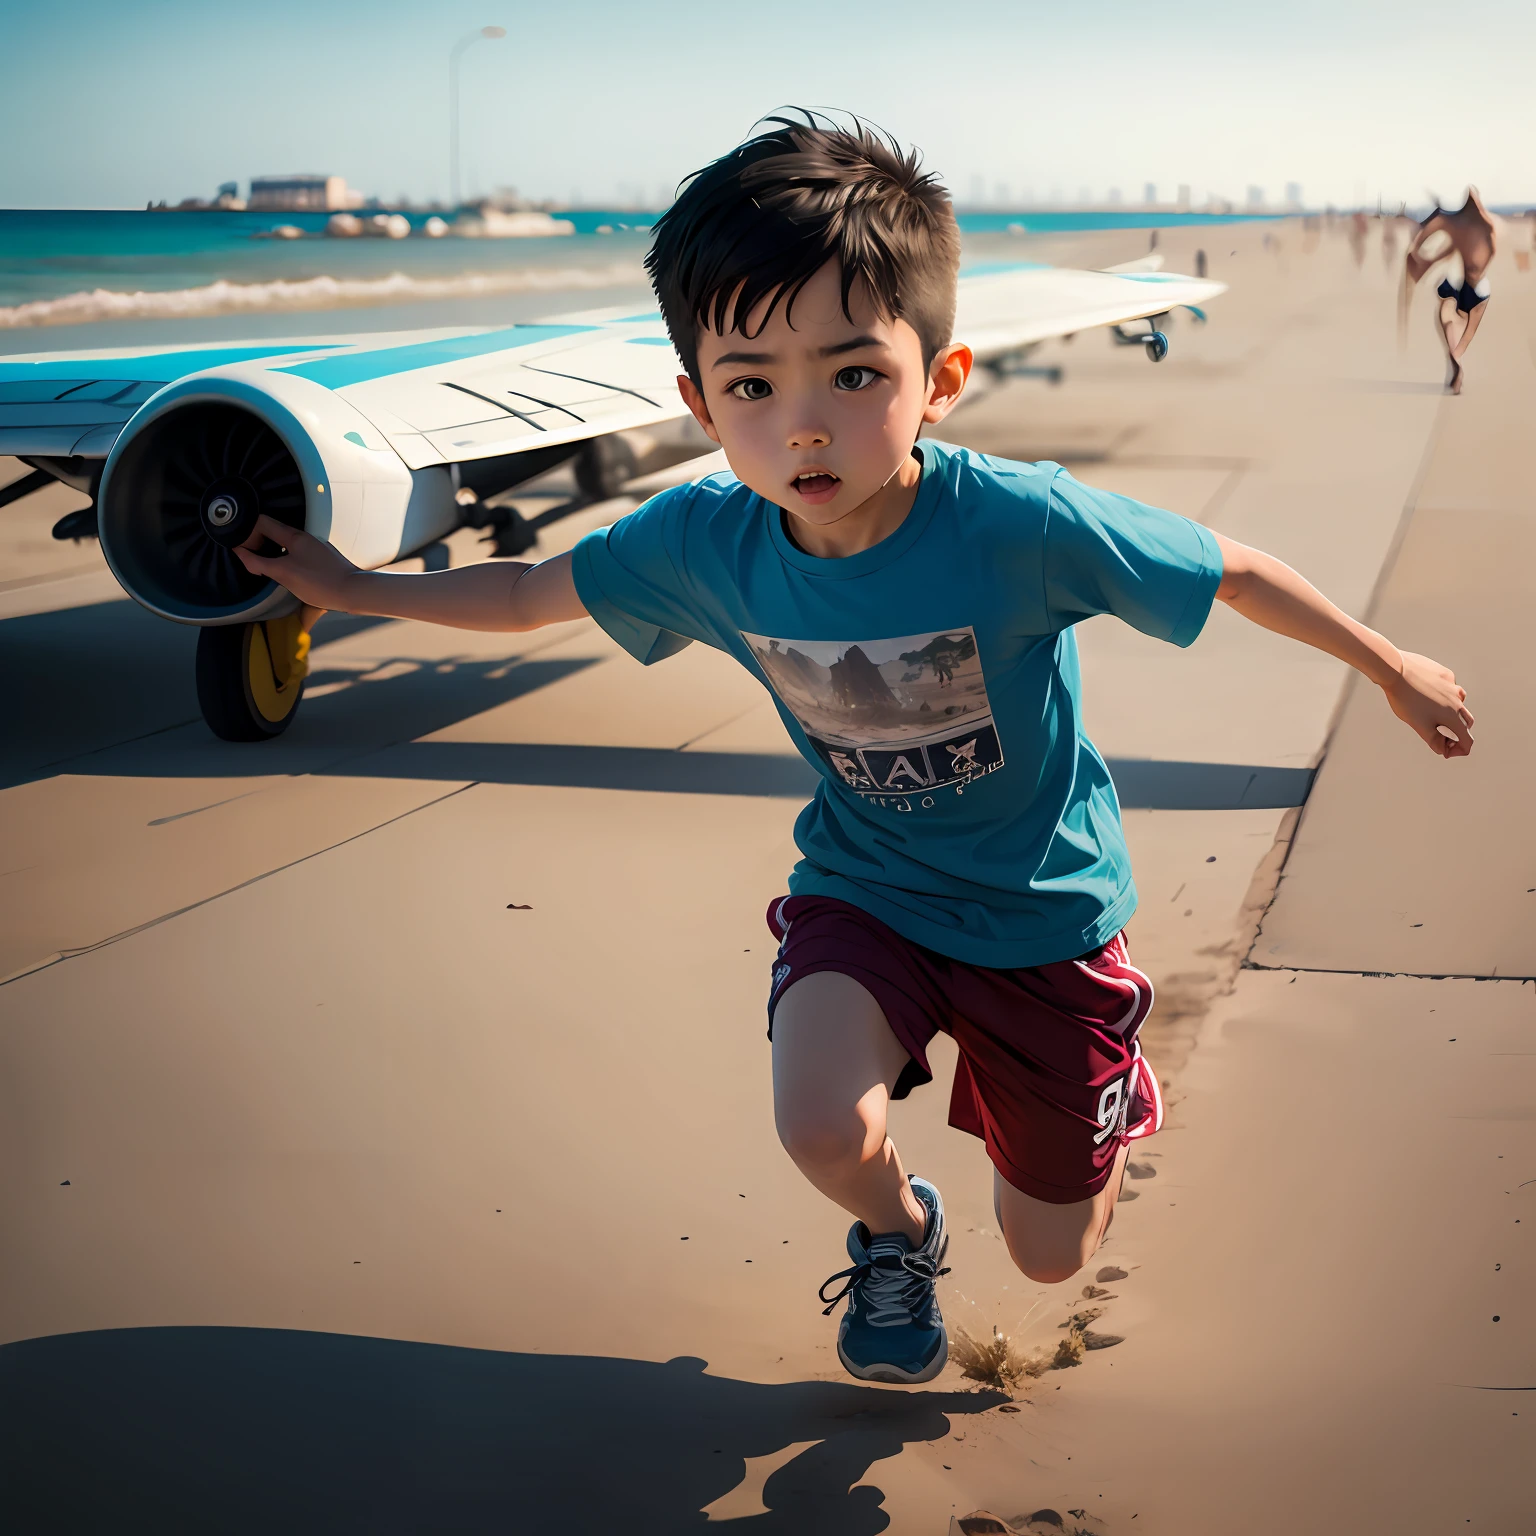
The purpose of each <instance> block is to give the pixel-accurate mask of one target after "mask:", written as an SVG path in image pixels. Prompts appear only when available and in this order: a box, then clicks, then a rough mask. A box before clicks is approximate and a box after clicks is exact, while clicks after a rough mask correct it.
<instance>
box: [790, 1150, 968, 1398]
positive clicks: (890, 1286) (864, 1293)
mask: <svg viewBox="0 0 1536 1536" xmlns="http://www.w3.org/2000/svg"><path fill="white" fill-rule="evenodd" d="M910 1182H911V1185H912V1193H913V1194H914V1195H916V1196H917V1198H918V1199H919V1200H920V1201H921V1202H922V1203H923V1205H924V1207H925V1208H926V1209H927V1211H928V1225H927V1227H926V1228H925V1229H924V1232H923V1241H922V1246H921V1247H917V1248H914V1247H913V1246H912V1243H911V1241H910V1239H909V1238H908V1237H907V1236H906V1235H905V1233H901V1232H880V1233H872V1232H871V1231H870V1230H869V1228H868V1227H866V1226H865V1225H864V1223H863V1222H862V1221H856V1222H854V1224H853V1226H852V1227H851V1228H850V1229H849V1232H848V1257H849V1258H850V1259H852V1260H853V1268H852V1269H845V1270H842V1271H840V1272H839V1273H838V1274H835V1275H833V1276H832V1277H831V1279H829V1280H827V1281H826V1282H825V1284H823V1285H822V1287H821V1291H820V1292H819V1294H820V1296H821V1299H822V1300H823V1301H824V1302H826V1303H827V1305H826V1309H825V1312H824V1313H823V1316H829V1315H830V1314H831V1312H832V1309H833V1308H834V1307H835V1306H836V1305H837V1304H838V1302H840V1301H841V1300H842V1299H843V1297H845V1296H846V1297H847V1298H848V1310H847V1311H846V1312H844V1313H843V1320H842V1322H841V1323H840V1324H839V1325H838V1330H837V1357H838V1359H839V1360H841V1361H842V1362H843V1364H844V1365H845V1366H846V1367H847V1369H848V1372H849V1374H850V1375H853V1376H857V1377H858V1378H859V1380H860V1381H888V1382H894V1383H897V1384H902V1383H912V1382H919V1381H932V1380H933V1378H934V1377H935V1376H937V1375H938V1374H939V1372H940V1371H942V1370H943V1369H944V1362H945V1361H946V1360H947V1359H948V1358H949V1335H948V1334H947V1333H945V1331H944V1318H943V1316H942V1315H941V1314H940V1312H939V1300H938V1297H937V1296H936V1295H935V1294H934V1282H935V1281H936V1280H937V1279H938V1278H939V1276H940V1275H947V1274H948V1273H949V1271H948V1270H947V1269H943V1268H941V1267H940V1266H941V1265H942V1264H943V1263H944V1253H945V1250H946V1249H947V1248H948V1247H949V1233H948V1231H947V1230H946V1229H945V1226H944V1201H943V1200H942V1199H941V1198H940V1196H939V1192H938V1190H937V1189H935V1188H934V1187H933V1185H932V1184H930V1183H929V1182H928V1181H927V1179H917V1178H914V1179H912V1180H911V1181H910ZM834 1280H843V1281H846V1282H847V1283H846V1284H845V1285H844V1286H843V1288H842V1290H840V1291H839V1292H838V1293H837V1294H836V1295H835V1296H833V1297H831V1298H829V1297H828V1296H827V1286H829V1285H831V1284H832V1282H833V1281H834Z"/></svg>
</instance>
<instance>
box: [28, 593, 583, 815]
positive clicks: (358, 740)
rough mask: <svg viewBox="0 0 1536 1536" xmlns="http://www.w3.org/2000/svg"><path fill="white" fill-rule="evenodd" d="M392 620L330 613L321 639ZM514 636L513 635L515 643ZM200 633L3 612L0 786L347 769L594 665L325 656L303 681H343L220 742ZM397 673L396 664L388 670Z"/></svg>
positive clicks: (103, 606)
mask: <svg viewBox="0 0 1536 1536" xmlns="http://www.w3.org/2000/svg"><path fill="white" fill-rule="evenodd" d="M390 622H391V621H390V620H388V619H376V618H367V617H361V616H350V615H347V616H343V615H332V616H331V617H330V618H328V619H327V620H326V626H327V627H326V631H325V640H326V641H327V642H330V641H332V640H340V639H345V638H346V637H347V636H349V635H354V634H359V633H361V632H363V631H365V630H368V629H372V628H374V627H376V626H378V625H383V624H388V623H390ZM510 643H511V642H510V640H509V644H510ZM196 648H197V636H196V634H195V632H194V631H193V630H191V629H189V628H186V627H184V626H182V625H173V624H167V623H165V621H164V620H162V619H157V618H156V617H154V615H152V614H150V613H148V612H146V611H145V610H144V609H142V608H140V607H139V606H138V604H136V603H131V602H124V601H113V602H105V603H91V604H86V605H83V606H81V607H78V608H69V609H63V610H59V611H57V612H52V613H40V614H29V615H26V616H23V617H19V618H13V619H6V620H4V621H0V668H3V675H5V676H6V677H7V678H8V679H9V680H10V688H9V691H8V698H7V705H8V707H7V711H6V729H5V730H4V732H0V788H9V787H11V786H13V785H17V784H23V783H26V782H28V781H29V780H33V779H39V778H48V777H51V776H52V775H53V774H55V773H60V772H63V773H73V774H104V775H105V774H110V775H114V776H130V775H131V776H142V777H161V776H163V777H170V778H186V777H212V778H218V777H226V776H228V777H244V776H248V775H251V774H267V773H323V772H345V771H346V769H345V768H344V766H343V765H344V764H345V763H346V762H348V761H350V760H352V759H355V758H358V757H361V756H364V755H366V754H368V753H372V752H377V751H378V750H379V749H380V748H383V747H388V746H391V745H393V744H395V743H400V742H409V741H411V740H413V739H414V738H416V737H418V736H426V735H430V734H431V733H432V732H434V731H439V730H442V729H444V728H445V727H446V726H449V725H453V724H455V723H456V722H458V721H460V720H465V719H468V718H470V717H471V716H474V715H477V714H480V713H482V712H484V711H485V710H488V709H493V708H495V707H496V706H497V705H499V704H504V703H506V702H507V701H508V700H510V699H515V698H517V697H519V696H520V695H522V694H525V693H531V692H533V691H535V690H537V689H539V688H544V687H547V686H548V685H549V684H551V683H555V682H558V681H560V679H561V678H564V677H569V676H570V675H571V674H572V673H574V672H579V671H581V670H583V669H584V668H586V667H588V666H591V665H593V664H594V663H593V661H592V660H591V659H590V658H565V659H549V660H540V659H539V658H537V657H535V658H532V659H530V660H527V661H521V660H518V659H517V658H516V657H515V656H508V657H475V658H472V659H463V658H458V659H453V660H449V661H444V662H424V661H422V660H420V659H419V658H416V657H410V656H405V657H400V658H395V659H394V664H393V666H392V665H391V659H390V658H388V657H386V658H384V659H383V660H375V666H376V669H378V670H380V671H382V672H384V673H385V675H386V677H387V680H386V681H382V682H372V681H359V680H358V676H359V674H358V673H356V672H354V671H345V670H342V669H340V668H327V667H326V666H324V665H323V663H322V664H321V665H320V666H318V667H317V668H316V670H315V672H314V673H313V674H312V675H311V678H310V685H309V686H310V687H311V688H323V687H324V686H325V685H326V684H328V683H330V684H334V683H345V684H346V685H347V686H345V687H343V688H340V689H338V690H337V691H335V692H332V693H330V694H328V695H322V696H319V697H314V698H310V697H306V698H305V699H304V700H303V701H301V703H300V706H299V714H298V716H297V718H296V719H295V721H294V723H293V725H292V726H291V727H290V728H289V729H288V731H287V732H285V733H284V734H283V735H282V736H280V737H278V738H277V739H276V740H274V741H269V742H253V743H242V744H232V743H229V742H223V741H219V740H218V739H217V738H215V737H214V736H213V734H212V733H211V732H210V731H209V730H208V728H207V727H206V726H205V725H204V724H203V723H202V718H201V715H200V712H199V710H198V706H197V691H196V686H195V682H194V671H193V658H194V655H195V653H196ZM390 674H394V675H390Z"/></svg>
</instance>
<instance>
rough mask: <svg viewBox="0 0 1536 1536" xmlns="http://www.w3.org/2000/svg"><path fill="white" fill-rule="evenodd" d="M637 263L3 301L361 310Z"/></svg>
mask: <svg viewBox="0 0 1536 1536" xmlns="http://www.w3.org/2000/svg"><path fill="white" fill-rule="evenodd" d="M644 282H645V274H644V272H643V271H642V270H641V269H640V268H639V267H638V266H636V265H632V264H629V263H614V264H613V265H610V266H603V267H519V268H514V269H513V270H511V271H508V272H465V273H460V274H458V275H456V276H454V277H409V276H407V275H406V274H405V273H404V272H393V273H391V274H390V275H389V276H388V277H308V278H300V279H296V280H292V281H290V280H286V279H284V280H277V281H274V282H270V283H231V282H225V281H223V280H222V279H221V280H220V281H218V282H216V283H209V284H207V285H206V286H205V287H202V288H171V289H168V290H166V291H164V292H161V293H144V292H139V293H119V292H117V291H116V290H114V289H111V288H96V289H93V290H92V291H91V292H89V293H70V294H66V295H65V296H64V297H63V298H59V299H38V300H34V301H33V302H32V303H29V304H13V305H10V306H0V330H20V329H23V328H25V327H28V326H42V325H84V324H88V323H89V322H91V321H95V320H180V319H183V318H186V317H189V316H196V315H237V314H250V313H257V312H263V313H265V312H276V311H283V310H304V309H353V308H362V307H366V306H368V305H376V304H409V303H416V302H418V301H421V300H430V299H472V298H479V297H488V296H490V295H494V294H503V293H546V292H547V293H558V292H562V291H565V292H570V291H572V290H581V289H588V288H615V287H620V286H623V285H628V284H643V283H644Z"/></svg>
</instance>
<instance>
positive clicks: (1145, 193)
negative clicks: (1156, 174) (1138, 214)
mask: <svg viewBox="0 0 1536 1536" xmlns="http://www.w3.org/2000/svg"><path fill="white" fill-rule="evenodd" d="M1141 200H1142V202H1144V203H1145V204H1146V205H1147V207H1148V208H1155V207H1156V206H1157V183H1156V182H1155V181H1149V182H1148V183H1147V184H1146V186H1144V187H1143V188H1142V189H1141Z"/></svg>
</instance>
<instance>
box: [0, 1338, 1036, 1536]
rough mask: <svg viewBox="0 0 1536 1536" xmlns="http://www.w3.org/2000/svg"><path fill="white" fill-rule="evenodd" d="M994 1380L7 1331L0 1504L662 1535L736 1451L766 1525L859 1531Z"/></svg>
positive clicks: (878, 1521)
mask: <svg viewBox="0 0 1536 1536" xmlns="http://www.w3.org/2000/svg"><path fill="white" fill-rule="evenodd" d="M1005 1400H1006V1399H1005V1398H1004V1397H1003V1396H1002V1394H1000V1393H996V1392H988V1391H976V1392H926V1391H891V1390H884V1389H881V1388H878V1387H865V1386H856V1385H852V1384H845V1383H840V1382H817V1381H804V1382H791V1383H787V1384H784V1385H769V1386H765V1385H760V1384H757V1383H753V1382H746V1381H737V1380H733V1379H731V1378H728V1377H721V1376H711V1375H709V1374H707V1364H706V1362H705V1361H703V1360H698V1359H691V1358H680V1359H676V1360H670V1361H667V1362H666V1363H665V1364H661V1363H653V1362H649V1361H643V1360H627V1359H612V1358H602V1357H597V1356H584V1355H535V1354H513V1353H499V1352H496V1351H492V1350H482V1349H459V1348H451V1347H448V1346H444V1345H436V1344H420V1343H412V1342H406V1341H399V1340H393V1339H377V1338H359V1337H355V1336H352V1335H346V1334H328V1333H303V1332H290V1331H287V1330H278V1329H270V1330H269V1329H256V1328H134V1329H111V1330H103V1331H100V1332H90V1333H73V1334H61V1335H57V1336H55V1337H51V1338H42V1339H29V1340H26V1341H24V1342H21V1343H16V1344H9V1345H6V1346H5V1347H4V1348H0V1468H3V1472H0V1489H3V1492H0V1514H3V1515H4V1516H5V1520H4V1523H5V1525H6V1527H7V1528H8V1529H11V1530H15V1531H26V1532H28V1533H29V1536H30V1533H43V1532H69V1533H71V1536H79V1533H95V1532H102V1533H107V1532H111V1533H113V1536H116V1533H122V1532H138V1531H153V1532H156V1533H161V1532H178V1531H218V1532H221V1533H224V1536H244V1533H250V1536H270V1533H272V1532H275V1531H282V1532H285V1533H290V1536H332V1533H334V1532H338V1531H368V1532H371V1533H377V1536H393V1533H397V1532H398V1533H405V1532H428V1531H430V1532H450V1531H453V1532H487V1533H489V1532H522V1531H527V1532H530V1533H532V1532H543V1531H550V1532H554V1531H560V1532H569V1533H572V1536H578V1533H582V1536H585V1533H591V1536H597V1533H599V1532H601V1533H610V1532H617V1531H624V1532H634V1533H649V1532H656V1533H671V1532H676V1531H684V1530H699V1529H703V1528H704V1527H705V1526H706V1525H708V1524H709V1521H708V1519H707V1517H706V1516H705V1515H704V1514H703V1510H704V1509H705V1507H706V1506H708V1505H709V1504H711V1503H713V1502H714V1501H715V1500H717V1499H719V1498H720V1497H721V1496H722V1495H724V1494H726V1493H728V1492H729V1491H730V1490H731V1489H732V1488H735V1487H736V1486H737V1485H738V1484H740V1483H741V1482H742V1480H743V1476H744V1473H745V1466H744V1463H745V1461H746V1460H747V1459H748V1458H752V1457H762V1456H768V1455H772V1454H773V1453H775V1452H778V1451H782V1450H783V1449H784V1448H785V1447H787V1446H790V1445H794V1444H797V1443H801V1442H807V1441H810V1442H815V1443H814V1444H812V1445H811V1446H810V1447H809V1448H808V1449H806V1450H803V1451H801V1452H800V1453H799V1454H798V1455H796V1456H795V1457H794V1458H793V1459H792V1460H790V1461H789V1462H787V1463H786V1464H785V1465H784V1466H782V1467H781V1468H779V1469H778V1470H777V1471H775V1472H774V1473H772V1474H771V1475H770V1476H769V1477H768V1479H767V1481H766V1484H765V1485H764V1488H763V1495H762V1498H763V1504H764V1506H765V1511H766V1512H762V1513H758V1514H756V1515H750V1516H742V1517H738V1518H736V1519H735V1520H733V1521H731V1522H729V1523H730V1524H731V1526H732V1529H743V1530H746V1529H750V1530H751V1531H753V1532H761V1533H763V1536H774V1533H782V1536H792V1533H793V1536H864V1533H874V1532H877V1531H883V1530H885V1529H886V1527H887V1526H888V1525H889V1524H890V1516H889V1514H888V1513H887V1511H886V1510H885V1509H884V1508H883V1507H882V1505H883V1501H884V1495H883V1493H882V1492H881V1491H880V1489H879V1488H878V1487H876V1486H873V1485H871V1484H867V1483H863V1482H861V1479H863V1478H864V1477H865V1476H866V1474H867V1473H868V1472H869V1470H870V1468H871V1467H872V1466H873V1465H874V1464H875V1463H876V1462H877V1461H880V1460H882V1459H884V1458H886V1457H889V1456H894V1455H896V1454H897V1453H898V1452H899V1451H900V1450H901V1448H902V1447H903V1446H904V1445H907V1444H910V1443H913V1442H918V1441H929V1440H937V1439H940V1438H942V1437H943V1436H945V1435H947V1434H948V1433H949V1428H950V1425H949V1419H948V1416H949V1415H952V1414H974V1413H983V1412H986V1411H987V1410H988V1409H990V1408H993V1407H996V1406H997V1405H998V1404H999V1403H1001V1402H1003V1401H1005Z"/></svg>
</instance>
